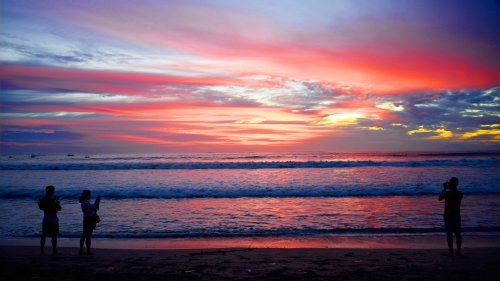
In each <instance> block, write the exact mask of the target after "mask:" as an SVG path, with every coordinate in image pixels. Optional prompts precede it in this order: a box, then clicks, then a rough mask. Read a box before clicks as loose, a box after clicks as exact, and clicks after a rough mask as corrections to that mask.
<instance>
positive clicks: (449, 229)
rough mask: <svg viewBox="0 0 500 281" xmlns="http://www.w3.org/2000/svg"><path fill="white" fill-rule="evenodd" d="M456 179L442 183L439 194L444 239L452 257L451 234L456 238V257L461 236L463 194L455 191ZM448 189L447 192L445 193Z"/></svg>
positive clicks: (460, 245)
mask: <svg viewBox="0 0 500 281" xmlns="http://www.w3.org/2000/svg"><path fill="white" fill-rule="evenodd" d="M457 186H458V179H457V178H455V177H452V178H451V179H450V181H449V182H445V183H443V191H442V192H441V194H439V198H438V199H439V201H442V200H444V216H443V217H444V226H445V228H446V239H447V242H448V250H449V252H448V254H445V255H446V256H453V233H455V236H456V237H457V254H456V255H457V256H460V255H461V252H460V250H461V248H462V234H461V228H462V225H461V217H460V204H461V203H462V197H463V196H464V194H463V193H462V192H460V191H458V189H457ZM447 189H449V191H447Z"/></svg>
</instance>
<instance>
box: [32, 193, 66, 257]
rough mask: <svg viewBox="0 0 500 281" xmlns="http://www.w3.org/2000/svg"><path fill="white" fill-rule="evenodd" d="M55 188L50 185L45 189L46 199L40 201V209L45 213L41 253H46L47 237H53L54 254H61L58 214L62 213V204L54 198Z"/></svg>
mask: <svg viewBox="0 0 500 281" xmlns="http://www.w3.org/2000/svg"><path fill="white" fill-rule="evenodd" d="M54 192H55V188H54V187H53V186H52V185H49V186H47V187H46V188H45V197H43V198H40V199H38V207H39V208H40V210H42V211H43V221H42V238H41V239H40V249H41V251H40V253H41V254H44V253H45V240H46V239H47V236H52V253H53V254H54V255H58V254H60V253H59V252H58V251H57V235H59V218H58V217H57V212H58V211H61V210H62V208H61V204H60V203H59V200H58V199H57V198H54Z"/></svg>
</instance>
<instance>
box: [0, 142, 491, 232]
mask: <svg viewBox="0 0 500 281" xmlns="http://www.w3.org/2000/svg"><path fill="white" fill-rule="evenodd" d="M453 176H455V177H458V178H459V180H460V184H459V186H458V188H459V190H460V191H462V192H464V198H463V202H462V227H463V232H464V234H478V233H480V234H481V235H489V234H492V235H493V234H496V235H498V233H499V232H500V204H499V203H500V151H462V152H456V151H440V152H436V151H411V152H410V151H396V152H395V151H392V152H362V153H360V152H351V153H331V152H302V153H295V152H294V153H199V154H156V155H152V154H114V155H111V154H110V155H104V154H102V155H99V154H90V155H84V154H75V155H71V156H68V155H66V154H36V155H33V156H30V155H26V154H11V155H5V154H3V155H2V156H1V160H0V214H1V218H2V223H1V224H0V236H1V237H4V238H25V237H39V236H40V231H41V221H42V217H43V212H42V211H40V210H39V209H38V207H37V204H36V201H37V199H38V198H40V197H43V196H44V195H45V191H44V190H45V186H47V185H54V186H55V188H56V193H55V196H56V197H58V198H59V199H60V201H61V205H62V208H63V210H62V211H61V212H60V213H59V214H58V216H59V219H60V237H67V238H73V237H79V236H80V234H81V229H82V213H81V209H80V204H79V203H78V198H79V196H80V195H81V192H82V191H83V190H84V189H89V190H91V191H92V200H91V201H92V202H93V200H94V199H95V197H96V196H97V195H100V196H101V198H102V201H101V210H100V211H99V215H100V217H101V219H102V222H101V223H100V224H98V227H97V229H96V230H95V231H94V234H93V237H103V238H111V239H136V238H156V239H167V238H205V237H213V238H225V237H247V238H248V237H329V236H339V235H401V234H404V235H414V234H415V235H437V234H439V235H442V234H443V232H444V227H443V218H442V215H443V210H444V203H443V202H439V201H438V200H437V197H438V195H439V193H440V192H441V191H442V183H443V182H445V181H447V180H449V179H450V178H451V177H453Z"/></svg>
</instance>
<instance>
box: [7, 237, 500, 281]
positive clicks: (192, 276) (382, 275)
mask: <svg viewBox="0 0 500 281" xmlns="http://www.w3.org/2000/svg"><path fill="white" fill-rule="evenodd" d="M0 249H1V250H0V269H1V272H2V275H3V277H2V279H3V280H496V278H497V275H498V273H497V269H498V268H499V266H500V247H498V245H496V246H495V247H482V248H465V249H463V254H462V256H460V257H458V256H455V257H446V256H442V255H441V253H443V252H444V250H443V249H401V248H399V249H346V248H333V249H331V248H322V249H319V248H308V249H305V248H231V249H185V250H144V249H143V250H130V249H128V250H119V249H95V251H94V255H93V256H86V255H78V249H77V248H76V247H62V248H60V249H59V250H60V251H61V252H62V253H63V254H61V255H57V256H53V255H50V254H46V255H43V256H42V255H40V254H39V248H38V247H36V246H0Z"/></svg>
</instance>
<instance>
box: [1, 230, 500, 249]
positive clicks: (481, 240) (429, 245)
mask: <svg viewBox="0 0 500 281" xmlns="http://www.w3.org/2000/svg"><path fill="white" fill-rule="evenodd" d="M462 237H463V244H462V247H463V248H485V247H500V233H488V234H470V233H462ZM454 239H455V237H454ZM79 240H80V239H79V238H58V246H59V247H77V246H78V245H79ZM39 243H40V238H11V237H0V246H37V247H38V246H39V245H40V244H39ZM45 246H46V247H47V248H49V247H50V238H48V239H47V242H46V245H45ZM92 248H95V249H126V250H148V249H157V250H168V249H172V250H192V249H229V248H238V249H241V248H254V249H255V248H276V249H283V248H285V249H322V248H331V249H446V248H447V246H446V235H445V234H444V233H443V234H441V235H438V234H432V235H425V234H400V235H331V236H303V237H302V236H300V237H286V236H285V237H223V238H213V237H210V238H161V239H159V238H133V239H129V238H124V239H121V238H98V237H97V238H96V237H93V238H92Z"/></svg>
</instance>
